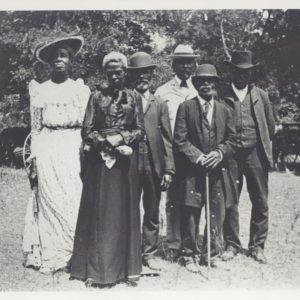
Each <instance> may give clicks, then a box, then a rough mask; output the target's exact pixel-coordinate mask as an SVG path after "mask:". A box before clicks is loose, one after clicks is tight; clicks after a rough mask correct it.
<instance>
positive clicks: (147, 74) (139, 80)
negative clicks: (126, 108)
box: [130, 68, 153, 94]
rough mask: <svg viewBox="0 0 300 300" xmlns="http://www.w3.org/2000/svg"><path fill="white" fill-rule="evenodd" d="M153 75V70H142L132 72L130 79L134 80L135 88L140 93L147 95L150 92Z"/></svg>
mask: <svg viewBox="0 0 300 300" xmlns="http://www.w3.org/2000/svg"><path fill="white" fill-rule="evenodd" d="M152 75H153V68H142V69H136V70H132V71H131V73H130V78H131V80H132V83H133V86H134V88H135V89H136V90H137V91H138V92H140V93H142V94H143V93H145V92H146V91H147V90H149V87H150V83H151V79H152Z"/></svg>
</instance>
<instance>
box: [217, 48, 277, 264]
mask: <svg viewBox="0 0 300 300" xmlns="http://www.w3.org/2000/svg"><path fill="white" fill-rule="evenodd" d="M227 63H228V64H229V71H230V76H231V84H230V86H228V88H227V89H226V90H225V91H224V92H223V94H222V95H221V98H222V99H223V100H224V101H225V103H226V104H227V105H228V107H230V109H231V110H232V112H233V116H234V120H235V128H236V133H237V137H236V138H237V147H236V148H237V149H236V154H235V157H234V160H233V161H232V165H234V164H235V165H236V174H235V176H236V179H237V180H238V189H239V194H240V193H241V190H242V185H243V175H244V176H245V178H246V182H247V189H248V193H249V196H250V200H251V203H252V211H251V223H250V239H249V245H248V247H249V254H250V256H251V257H252V258H253V259H255V260H256V261H258V262H260V263H263V264H264V263H266V262H267V259H266V257H265V255H264V247H265V241H266V238H267V233H268V169H269V168H270V167H272V165H273V162H272V150H271V138H272V137H273V135H274V131H275V122H274V115H273V111H272V107H271V104H270V101H269V98H268V95H267V93H266V92H264V91H263V90H261V89H260V88H258V87H256V86H254V85H253V84H250V82H251V72H252V69H253V68H254V67H256V65H253V64H252V53H251V52H250V51H234V52H233V53H232V58H231V61H230V62H227ZM224 239H225V243H226V251H225V253H224V254H223V256H222V258H223V260H224V261H227V260H231V259H233V258H234V257H235V255H236V254H237V253H238V252H239V250H240V248H241V242H240V240H239V213H238V203H237V204H235V205H233V206H231V207H229V208H228V209H227V210H226V218H225V223H224Z"/></svg>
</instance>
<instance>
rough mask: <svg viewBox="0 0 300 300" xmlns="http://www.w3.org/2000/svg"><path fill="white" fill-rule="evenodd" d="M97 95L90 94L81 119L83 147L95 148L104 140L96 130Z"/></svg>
mask: <svg viewBox="0 0 300 300" xmlns="http://www.w3.org/2000/svg"><path fill="white" fill-rule="evenodd" d="M99 96H100V95H99V93H95V94H92V95H91V96H90V98H89V100H88V104H87V107H86V110H85V115H84V119H83V124H82V129H81V137H82V140H83V143H84V144H85V145H88V146H91V147H92V148H97V147H98V144H99V143H100V142H102V141H103V140H104V139H103V137H102V136H101V134H100V133H99V132H98V130H97V128H96V113H97V107H96V106H97V101H98V100H97V99H98V97H99Z"/></svg>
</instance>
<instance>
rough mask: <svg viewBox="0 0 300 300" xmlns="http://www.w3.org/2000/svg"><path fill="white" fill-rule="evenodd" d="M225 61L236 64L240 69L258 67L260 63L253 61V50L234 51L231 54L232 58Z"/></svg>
mask: <svg viewBox="0 0 300 300" xmlns="http://www.w3.org/2000/svg"><path fill="white" fill-rule="evenodd" d="M225 63H227V64H229V65H231V66H234V67H236V68H239V69H244V70H245V69H252V68H255V67H257V66H258V65H259V64H255V65H254V64H253V63H252V52H251V51H233V52H232V54H231V60H230V61H225Z"/></svg>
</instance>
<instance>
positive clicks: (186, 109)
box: [174, 97, 237, 206]
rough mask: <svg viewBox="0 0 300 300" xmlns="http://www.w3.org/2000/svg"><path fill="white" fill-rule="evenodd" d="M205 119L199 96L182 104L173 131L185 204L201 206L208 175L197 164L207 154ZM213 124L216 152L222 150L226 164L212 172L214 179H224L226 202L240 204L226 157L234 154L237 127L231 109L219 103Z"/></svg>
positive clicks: (176, 160) (182, 196)
mask: <svg viewBox="0 0 300 300" xmlns="http://www.w3.org/2000/svg"><path fill="white" fill-rule="evenodd" d="M202 120H203V112H202V108H201V105H200V103H199V99H198V98H197V97H195V98H193V99H191V100H188V101H185V102H183V103H182V104H180V106H179V108H178V112H177V119H176V124H175V132H174V150H175V162H176V169H177V170H178V172H177V174H178V175H177V180H178V181H179V184H180V185H181V187H182V188H181V191H182V195H181V198H182V200H183V204H185V205H190V206H200V202H201V195H199V194H201V192H203V184H202V187H201V182H202V183H203V178H204V175H205V172H206V171H205V170H204V168H202V167H201V166H199V165H198V164H196V162H197V160H198V158H199V156H200V155H201V154H203V153H204V151H203V147H204V146H203V145H204V142H205V141H204V137H203V131H202V126H201V124H202ZM213 122H215V128H216V131H215V133H216V144H217V147H216V149H219V150H220V151H222V153H223V161H222V162H221V163H220V164H219V165H218V166H217V167H216V168H215V169H213V170H212V172H211V173H212V175H213V176H220V177H222V178H221V179H222V180H223V183H224V188H225V194H226V201H227V202H228V201H229V202H230V203H231V204H232V203H233V202H236V201H237V189H236V185H235V182H234V180H233V177H232V176H231V174H230V171H229V169H228V166H227V158H229V157H230V156H232V155H233V146H234V144H235V127H234V123H233V118H232V115H231V112H230V110H229V109H228V108H226V106H225V105H223V104H222V103H219V102H217V101H215V106H214V117H213ZM216 149H211V150H216ZM229 177H230V178H229ZM215 179H216V178H212V180H215ZM199 180H200V182H199ZM229 182H230V185H229V186H228V185H227V184H228V183H229ZM226 189H227V190H226ZM229 202H228V203H229Z"/></svg>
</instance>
